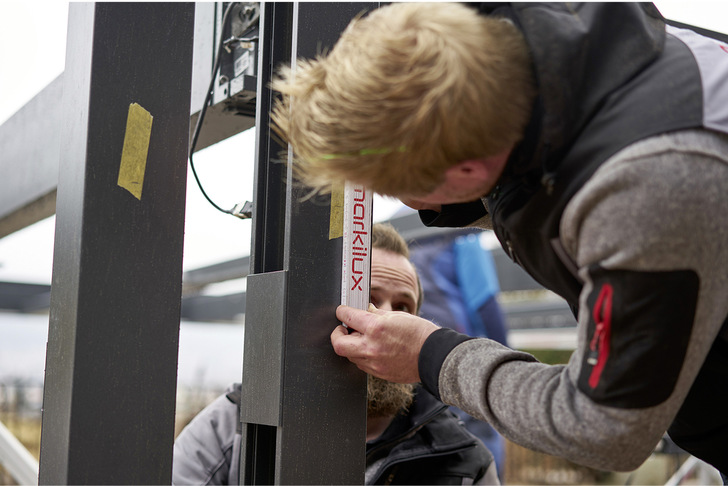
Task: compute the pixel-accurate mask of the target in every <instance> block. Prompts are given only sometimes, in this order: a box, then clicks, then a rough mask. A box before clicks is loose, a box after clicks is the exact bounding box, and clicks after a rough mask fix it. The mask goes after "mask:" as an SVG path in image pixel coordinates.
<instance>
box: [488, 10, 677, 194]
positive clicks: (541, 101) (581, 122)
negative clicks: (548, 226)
mask: <svg viewBox="0 0 728 486" xmlns="http://www.w3.org/2000/svg"><path fill="white" fill-rule="evenodd" d="M478 10H479V12H480V13H481V14H483V15H491V16H498V17H505V18H508V19H510V20H511V21H513V22H514V23H515V25H516V26H517V27H518V28H519V29H520V30H521V31H522V32H523V34H524V36H525V37H526V42H527V43H528V46H529V49H530V51H531V58H532V61H533V71H534V76H535V79H536V85H537V92H538V96H537V99H536V101H535V102H534V109H533V113H532V117H531V120H530V122H529V123H528V127H527V129H526V131H525V136H524V139H523V140H522V141H521V142H520V143H519V145H518V146H517V147H516V148H515V149H514V151H513V153H512V155H511V157H510V158H509V160H508V163H507V166H506V170H505V171H504V173H503V175H502V176H501V179H500V181H499V184H498V185H499V186H500V185H503V184H508V183H509V182H512V181H514V180H517V181H519V182H523V181H524V180H526V181H527V182H528V183H536V184H537V183H542V184H543V183H545V182H548V177H544V175H546V176H549V175H550V174H553V173H555V172H556V170H557V169H558V165H559V162H560V160H561V159H562V158H563V156H564V155H565V154H566V153H567V152H568V151H569V149H570V148H571V146H572V144H573V143H574V140H575V139H576V138H577V137H578V136H579V134H580V133H581V131H582V129H583V128H584V126H585V125H586V124H587V123H588V122H589V120H590V119H591V118H592V117H593V115H594V113H596V112H597V111H598V110H599V108H600V107H601V106H602V104H603V103H604V101H605V99H606V98H607V97H608V96H609V95H610V94H611V93H612V92H614V91H615V90H616V89H618V88H619V87H620V86H622V85H624V84H625V83H626V82H628V81H629V80H630V79H632V78H633V77H634V76H635V75H637V74H638V73H639V72H640V71H642V70H643V69H644V68H645V67H647V66H648V65H649V64H651V63H652V62H653V61H654V60H655V59H656V58H657V57H658V56H659V55H660V53H661V52H662V50H663V47H664V43H665V21H664V19H663V17H662V15H660V13H659V11H658V10H657V8H655V6H654V5H653V4H651V3H650V4H645V3H621V2H606V3H604V2H598V3H597V2H594V3H591V2H587V3H528V2H527V3H482V4H480V5H479V6H478Z"/></svg>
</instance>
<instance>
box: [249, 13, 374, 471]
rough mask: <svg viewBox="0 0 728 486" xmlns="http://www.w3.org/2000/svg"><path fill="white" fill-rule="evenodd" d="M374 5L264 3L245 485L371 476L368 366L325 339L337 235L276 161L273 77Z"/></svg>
mask: <svg viewBox="0 0 728 486" xmlns="http://www.w3.org/2000/svg"><path fill="white" fill-rule="evenodd" d="M377 5H378V4H371V3H370V4H361V3H360V4H354V3H308V2H307V3H300V4H293V5H292V4H282V3H266V4H265V5H264V11H263V16H262V18H261V21H262V24H261V25H262V28H261V41H260V42H261V56H260V63H259V65H260V69H259V74H258V77H259V80H258V82H259V85H258V86H259V88H258V99H257V109H258V113H257V120H256V125H257V130H258V132H257V133H258V142H257V143H258V165H257V168H256V181H257V182H256V189H255V203H256V204H255V206H256V207H255V213H254V221H253V243H252V250H251V275H250V276H249V277H248V291H247V302H246V310H247V314H246V330H245V352H244V366H243V401H242V404H241V413H242V421H243V422H244V424H243V425H244V427H243V444H244V446H243V457H242V460H243V465H242V467H241V484H274V483H275V484H362V483H363V481H364V463H365V461H364V454H365V436H366V375H364V374H363V373H361V372H360V371H359V370H357V369H356V368H355V367H354V366H353V365H351V364H350V363H349V362H348V361H346V360H344V359H342V358H339V357H338V356H336V354H335V353H334V352H333V350H332V348H331V343H330V341H329V335H330V334H331V331H332V330H333V329H334V327H335V326H336V325H337V321H336V317H335V315H334V311H335V309H336V306H337V304H338V302H339V299H340V297H339V296H340V294H341V285H340V278H341V252H342V248H341V246H342V243H341V238H334V239H330V236H329V229H330V219H331V204H330V198H328V197H314V198H310V199H307V198H306V196H308V195H309V194H308V190H307V189H305V188H302V187H300V186H298V185H296V184H294V182H293V177H292V173H291V171H290V167H289V168H288V170H286V167H285V166H284V165H283V164H281V163H280V161H281V152H282V150H283V147H281V146H280V145H278V144H276V143H275V141H274V140H275V137H274V136H273V135H272V134H271V131H270V125H269V117H268V113H269V110H270V107H271V103H272V99H273V96H274V95H273V93H271V92H270V90H269V89H268V88H267V86H268V83H269V82H270V79H271V76H272V73H273V70H274V69H275V68H276V67H277V66H278V65H280V64H282V63H290V62H291V59H292V58H296V57H309V58H310V57H313V56H315V55H316V54H318V53H320V52H322V50H324V49H326V48H327V47H330V46H332V45H333V44H334V43H335V42H336V40H337V39H338V37H339V35H340V33H341V31H343V29H344V28H345V27H346V25H347V24H348V23H349V21H350V20H351V19H352V18H353V17H354V16H355V15H356V14H358V13H360V12H362V11H364V10H366V9H371V8H375V7H376V6H377ZM291 45H292V46H293V47H292V48H291ZM283 157H285V153H284V154H283Z"/></svg>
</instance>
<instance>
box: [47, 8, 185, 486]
mask: <svg viewBox="0 0 728 486" xmlns="http://www.w3.org/2000/svg"><path fill="white" fill-rule="evenodd" d="M193 21H194V4H192V3H187V4H174V3H97V4H84V3H81V4H71V9H70V15H69V28H68V41H67V42H68V44H67V57H66V71H65V74H64V92H63V100H62V103H63V114H64V115H63V124H62V126H61V127H59V130H61V134H62V135H61V140H62V142H61V156H60V168H59V182H58V198H57V205H56V210H57V220H56V237H55V255H54V262H53V279H52V292H51V294H52V295H51V310H50V328H49V336H48V352H47V362H46V379H45V391H44V411H43V428H42V437H41V454H40V477H39V481H40V483H41V484H82V483H85V484H163V483H166V484H169V483H170V481H171V471H172V443H173V438H174V412H175V394H176V379H177V349H178V338H179V315H180V294H181V282H182V243H183V229H184V209H185V184H186V152H187V147H188V126H189V113H190V79H191V70H192V42H193ZM58 102H59V103H60V102H61V100H58ZM133 105H134V106H135V107H134V108H132V106H133ZM38 143H42V141H40V140H39V141H38ZM147 145H148V152H147V151H146V150H145V149H146V147H147Z"/></svg>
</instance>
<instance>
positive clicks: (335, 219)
mask: <svg viewBox="0 0 728 486" xmlns="http://www.w3.org/2000/svg"><path fill="white" fill-rule="evenodd" d="M343 235H344V186H342V185H341V184H337V185H333V186H331V215H330V217H329V239H330V240H333V239H335V238H341V237H342V236H343Z"/></svg>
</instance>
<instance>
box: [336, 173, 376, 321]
mask: <svg viewBox="0 0 728 486" xmlns="http://www.w3.org/2000/svg"><path fill="white" fill-rule="evenodd" d="M371 247H372V193H371V192H370V191H369V190H368V189H365V188H364V186H361V185H358V184H353V183H350V182H347V183H346V186H345V187H344V251H343V261H342V271H341V303H342V304H344V305H348V306H351V307H356V308H357V309H366V308H367V307H368V306H369V285H370V278H371Z"/></svg>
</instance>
